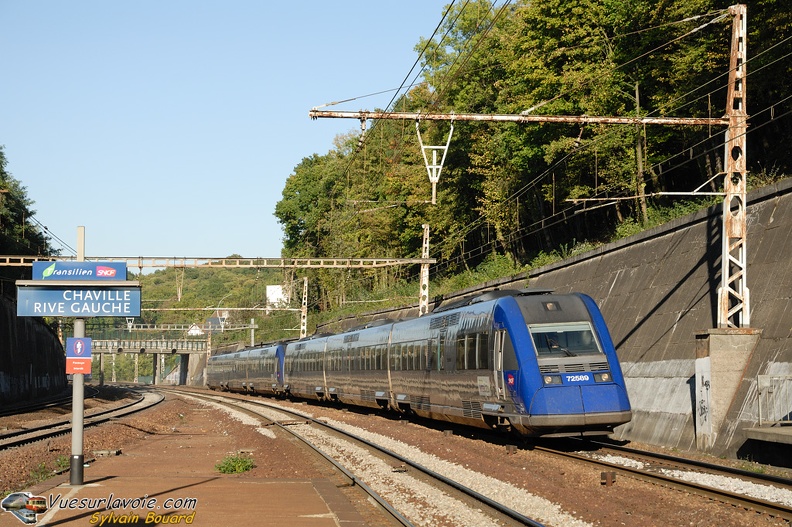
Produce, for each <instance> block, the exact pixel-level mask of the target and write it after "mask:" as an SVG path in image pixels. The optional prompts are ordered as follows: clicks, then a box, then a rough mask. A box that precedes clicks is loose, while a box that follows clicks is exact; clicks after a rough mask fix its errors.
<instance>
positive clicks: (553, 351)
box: [528, 322, 602, 357]
mask: <svg viewBox="0 0 792 527" xmlns="http://www.w3.org/2000/svg"><path fill="white" fill-rule="evenodd" d="M528 331H530V333H531V337H532V338H533V342H534V346H535V347H536V353H537V355H539V356H540V357H549V356H556V357H577V356H579V355H598V354H602V350H601V349H600V347H599V344H597V339H596V338H595V337H594V332H593V331H592V329H591V324H589V323H588V322H567V323H564V324H528Z"/></svg>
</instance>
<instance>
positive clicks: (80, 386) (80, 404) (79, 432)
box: [69, 226, 85, 485]
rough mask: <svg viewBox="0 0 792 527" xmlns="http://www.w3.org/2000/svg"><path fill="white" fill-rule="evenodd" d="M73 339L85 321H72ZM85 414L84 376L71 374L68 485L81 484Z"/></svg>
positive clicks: (81, 256) (81, 241)
mask: <svg viewBox="0 0 792 527" xmlns="http://www.w3.org/2000/svg"><path fill="white" fill-rule="evenodd" d="M77 261H78V262H84V261H85V227H83V226H80V227H77ZM74 338H78V339H82V338H85V319H84V318H75V319H74ZM84 413H85V374H83V373H74V374H72V445H71V461H70V465H69V483H71V484H72V485H82V484H83V481H84V479H83V468H84V466H85V455H84V453H83V418H84Z"/></svg>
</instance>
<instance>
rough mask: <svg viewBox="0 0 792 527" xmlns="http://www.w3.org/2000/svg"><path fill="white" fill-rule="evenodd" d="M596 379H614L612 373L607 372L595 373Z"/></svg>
mask: <svg viewBox="0 0 792 527" xmlns="http://www.w3.org/2000/svg"><path fill="white" fill-rule="evenodd" d="M594 380H595V381H596V382H611V381H612V380H613V379H612V378H611V375H610V373H608V372H605V373H595V374H594Z"/></svg>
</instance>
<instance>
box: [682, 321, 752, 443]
mask: <svg viewBox="0 0 792 527" xmlns="http://www.w3.org/2000/svg"><path fill="white" fill-rule="evenodd" d="M761 335H762V330H761V329H755V328H718V329H709V330H706V331H702V332H699V333H698V334H697V335H696V405H695V410H694V411H695V413H696V416H695V417H696V446H697V448H699V449H701V450H709V449H710V448H711V447H712V446H713V445H714V444H715V441H716V439H717V436H718V431H719V430H720V429H721V427H722V426H723V424H724V422H725V421H726V415H727V414H728V412H729V408H730V407H731V405H732V402H733V401H734V397H735V395H736V394H737V390H738V389H739V388H740V383H741V382H742V380H743V378H744V375H745V368H746V367H747V366H748V364H749V362H750V360H751V356H752V355H753V351H754V349H756V345H757V344H758V343H759V338H760V337H761Z"/></svg>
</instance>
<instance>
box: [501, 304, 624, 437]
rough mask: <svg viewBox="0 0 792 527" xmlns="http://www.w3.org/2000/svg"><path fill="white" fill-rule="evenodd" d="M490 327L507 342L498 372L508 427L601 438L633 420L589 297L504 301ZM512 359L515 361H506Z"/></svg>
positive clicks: (601, 322)
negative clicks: (510, 406) (511, 407)
mask: <svg viewBox="0 0 792 527" xmlns="http://www.w3.org/2000/svg"><path fill="white" fill-rule="evenodd" d="M494 324H495V326H496V328H503V330H505V331H506V332H507V333H508V336H509V337H510V338H508V339H504V368H503V375H504V385H505V386H506V387H507V390H508V392H509V395H510V396H511V399H512V400H513V401H514V403H515V409H516V410H517V412H516V413H517V414H518V415H515V416H511V417H510V423H511V425H512V427H514V428H515V429H516V430H517V431H518V432H520V433H522V434H526V435H534V436H570V435H603V434H608V433H610V432H612V431H613V429H614V427H616V426H618V425H621V424H624V423H627V422H628V421H629V420H630V419H631V417H632V412H631V409H630V401H629V398H628V396H627V390H626V387H625V383H624V377H623V375H622V371H621V366H620V365H619V361H618V358H617V357H616V350H615V348H614V346H613V341H612V340H611V336H610V332H609V331H608V328H607V326H606V325H605V321H604V319H603V317H602V314H601V313H600V311H599V308H598V307H597V305H596V303H595V302H594V300H592V299H591V298H590V297H588V296H586V295H583V294H579V293H572V294H564V295H555V294H540V295H519V296H515V297H512V298H503V299H501V300H500V301H499V302H498V305H497V307H496V309H495V313H494ZM510 357H513V358H514V360H515V361H516V364H511V365H510V364H508V362H509V360H508V359H509V358H510ZM512 368H513V369H512Z"/></svg>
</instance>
